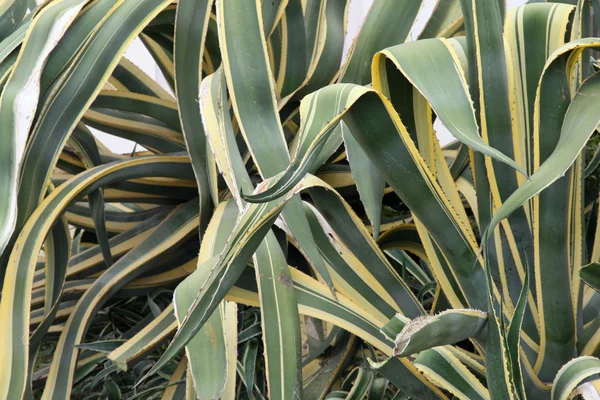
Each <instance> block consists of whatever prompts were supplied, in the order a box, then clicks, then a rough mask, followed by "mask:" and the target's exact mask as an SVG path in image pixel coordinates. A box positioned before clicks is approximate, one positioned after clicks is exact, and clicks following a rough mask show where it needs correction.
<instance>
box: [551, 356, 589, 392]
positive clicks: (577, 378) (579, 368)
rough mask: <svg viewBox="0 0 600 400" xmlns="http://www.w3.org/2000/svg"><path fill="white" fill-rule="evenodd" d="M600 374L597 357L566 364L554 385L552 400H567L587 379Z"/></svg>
mask: <svg viewBox="0 0 600 400" xmlns="http://www.w3.org/2000/svg"><path fill="white" fill-rule="evenodd" d="M598 373H600V360H599V359H597V358H595V357H585V356H584V357H577V358H575V359H573V360H571V361H569V362H568V363H567V364H565V365H564V366H563V367H562V368H561V369H560V371H558V374H556V378H554V382H553V384H552V400H567V399H569V398H570V397H571V393H572V392H573V391H574V390H575V389H576V388H577V387H578V386H579V385H580V384H582V383H583V382H584V381H585V380H586V379H588V378H590V377H592V376H594V375H596V374H598Z"/></svg>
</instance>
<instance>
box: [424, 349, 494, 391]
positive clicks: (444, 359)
mask: <svg viewBox="0 0 600 400" xmlns="http://www.w3.org/2000/svg"><path fill="white" fill-rule="evenodd" d="M415 364H416V366H417V368H418V369H419V370H420V371H421V372H423V374H424V375H425V376H426V377H427V379H429V380H431V381H432V382H434V383H435V384H436V386H438V387H442V388H444V389H446V390H447V391H449V392H450V393H452V394H453V395H455V396H456V397H458V398H459V399H469V400H471V399H489V398H490V393H489V392H488V389H486V388H485V387H484V386H483V385H482V384H481V382H479V380H478V379H477V378H476V377H475V376H474V375H473V374H471V372H469V370H468V369H467V368H466V367H465V365H464V364H462V363H461V362H460V361H459V360H458V358H456V357H455V356H454V355H452V353H450V352H449V351H448V350H446V349H445V348H443V347H438V348H434V349H430V350H425V351H423V352H421V353H420V354H419V355H418V356H417V358H416V360H415ZM498 394H499V393H494V396H497V395H498Z"/></svg>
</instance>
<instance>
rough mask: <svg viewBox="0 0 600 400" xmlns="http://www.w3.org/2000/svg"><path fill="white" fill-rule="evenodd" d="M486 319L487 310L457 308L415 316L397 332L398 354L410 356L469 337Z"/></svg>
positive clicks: (480, 327)
mask: <svg viewBox="0 0 600 400" xmlns="http://www.w3.org/2000/svg"><path fill="white" fill-rule="evenodd" d="M486 321H487V314H486V313H484V312H483V311H478V310H457V309H454V310H447V311H444V312H442V313H440V314H437V315H434V316H425V317H419V318H415V319H413V320H411V321H410V322H409V323H407V324H406V325H405V326H404V327H403V328H402V330H401V331H400V332H399V333H398V334H397V336H396V339H395V341H394V342H395V345H396V346H395V347H394V355H395V356H397V357H406V356H409V355H411V354H415V353H418V352H420V351H422V350H427V349H429V348H432V347H436V346H443V345H446V344H453V343H457V342H460V341H462V340H465V339H469V338H471V337H474V336H476V335H477V334H478V333H479V332H480V331H481V329H482V328H483V327H484V325H485V323H486Z"/></svg>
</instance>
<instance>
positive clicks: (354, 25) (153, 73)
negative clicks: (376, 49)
mask: <svg viewBox="0 0 600 400" xmlns="http://www.w3.org/2000/svg"><path fill="white" fill-rule="evenodd" d="M398 1H402V0H398ZM525 2H526V0H507V4H508V9H510V8H513V7H516V6H519V5H521V4H524V3H525ZM372 3H373V0H351V2H350V10H349V12H348V28H347V29H348V31H347V35H346V43H345V44H344V58H345V56H346V53H347V52H348V48H349V47H350V45H351V44H352V41H353V40H354V38H355V36H356V34H357V33H358V30H359V29H360V26H361V24H362V22H363V20H364V18H365V16H366V14H367V11H368V10H369V7H370V6H371V4H372ZM423 3H424V4H423V8H422V9H421V11H420V12H419V15H418V16H417V21H416V24H415V26H414V28H413V32H412V37H413V38H415V37H416V35H418V33H419V32H420V31H421V30H422V29H423V27H424V26H425V23H426V22H427V19H428V17H429V15H431V12H432V10H433V7H434V6H435V3H436V0H424V2H423ZM125 57H127V58H128V59H129V60H131V61H132V62H133V63H134V64H136V65H137V66H138V67H140V68H141V69H142V70H143V71H144V72H146V73H147V74H148V75H149V76H150V77H151V78H153V79H155V80H157V81H158V82H159V83H161V84H162V86H163V87H165V88H166V89H167V90H169V89H168V85H167V84H166V81H165V79H164V77H163V75H162V73H161V72H160V69H159V68H158V66H157V65H156V64H155V63H154V60H153V59H152V56H151V55H150V53H148V51H147V50H146V48H145V47H144V45H143V44H142V42H141V41H140V40H139V39H135V41H134V42H133V43H132V44H131V46H130V47H129V49H128V50H127V51H126V52H125ZM169 91H170V90H169ZM434 128H435V130H436V132H437V135H438V137H439V139H440V142H441V143H442V144H445V143H448V142H450V141H452V140H453V138H452V135H450V133H449V132H448V131H447V130H446V128H444V127H443V126H441V124H439V123H437V122H436V123H435V124H434ZM93 131H94V133H95V134H96V135H97V137H98V138H99V139H100V140H101V141H102V142H103V143H104V144H105V145H106V146H107V147H108V148H109V149H110V150H111V151H113V152H115V153H129V152H131V151H132V150H133V147H134V143H133V142H131V141H129V140H126V139H122V138H119V137H117V136H113V135H108V134H105V133H102V132H99V131H97V130H95V129H93ZM137 149H138V150H139V149H140V147H139V146H138V147H137Z"/></svg>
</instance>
